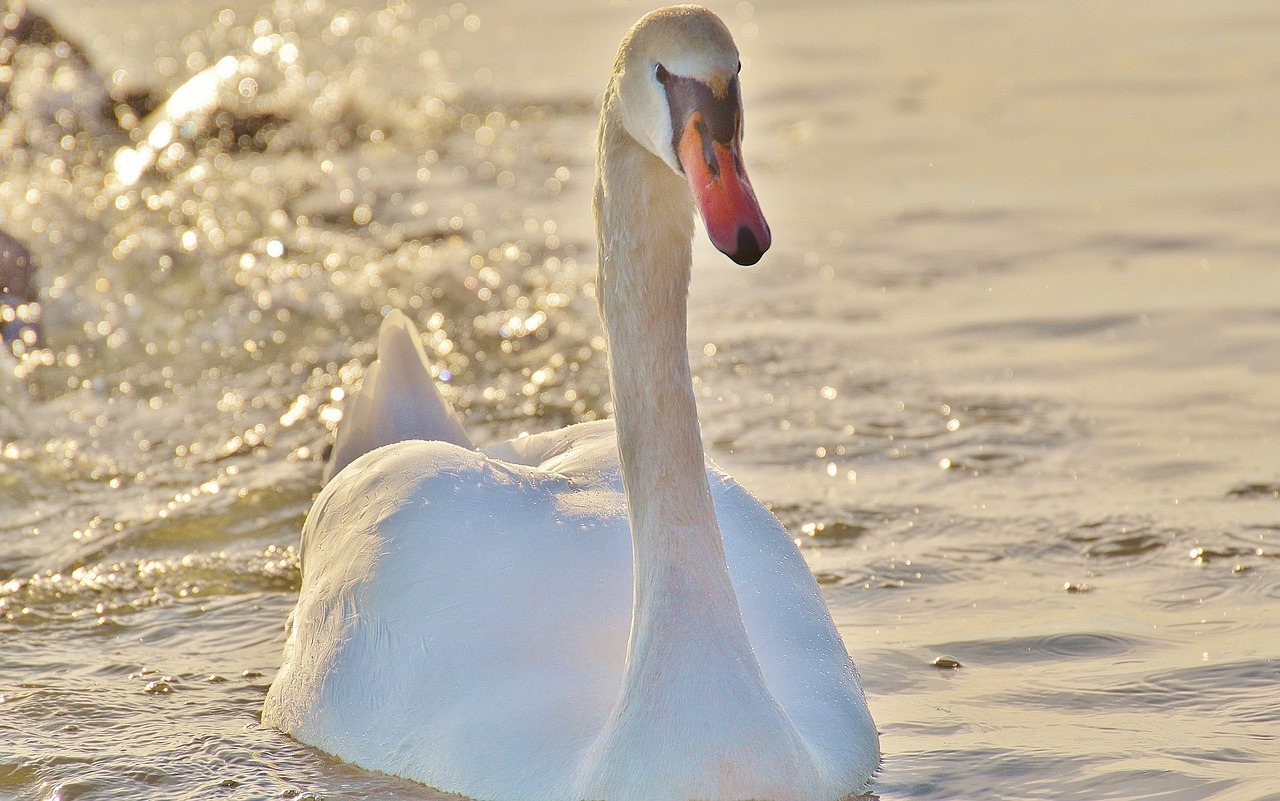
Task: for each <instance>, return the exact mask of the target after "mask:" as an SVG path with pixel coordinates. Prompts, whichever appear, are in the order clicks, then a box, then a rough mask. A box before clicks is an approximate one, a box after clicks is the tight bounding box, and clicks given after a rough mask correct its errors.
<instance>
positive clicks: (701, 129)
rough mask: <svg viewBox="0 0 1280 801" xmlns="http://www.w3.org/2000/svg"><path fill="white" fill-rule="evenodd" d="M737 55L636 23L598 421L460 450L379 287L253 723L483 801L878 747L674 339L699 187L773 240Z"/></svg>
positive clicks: (688, 30) (815, 761)
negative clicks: (711, 447)
mask: <svg viewBox="0 0 1280 801" xmlns="http://www.w3.org/2000/svg"><path fill="white" fill-rule="evenodd" d="M739 66H740V65H739V60H738V53H737V50H736V48H735V46H734V43H733V40H732V37H731V36H730V34H729V31H728V29H727V28H726V27H725V25H724V24H723V23H722V22H721V21H720V20H719V18H717V17H716V16H715V15H714V14H712V13H711V12H710V11H708V10H706V9H704V8H700V7H697V6H678V7H672V8H665V9H660V10H658V11H655V12H652V13H650V14H648V15H646V16H644V17H643V18H642V19H640V20H639V21H638V22H637V23H636V24H635V25H634V26H633V27H632V28H631V30H630V32H629V33H627V35H626V37H625V39H624V40H623V42H622V45H621V47H620V48H619V51H618V55H617V59H616V62H615V65H614V71H613V75H612V78H611V79H610V81H609V84H608V88H607V91H606V94H605V99H604V107H603V110H602V113H601V121H600V133H599V153H598V163H597V179H596V187H595V199H594V207H595V214H596V219H597V234H598V240H599V256H600V299H601V300H600V304H601V313H602V317H603V320H604V326H605V329H606V334H607V342H608V348H609V372H610V377H611V380H612V392H613V399H614V407H615V411H616V415H615V420H614V421H597V422H591V423H584V424H580V425H574V426H570V427H568V428H565V429H562V430H559V431H553V432H549V433H542V434H535V435H531V436H522V437H520V438H517V439H514V440H511V441H508V442H503V443H500V444H497V445H494V446H492V447H488V448H484V449H477V448H476V447H475V445H474V444H473V443H472V442H471V440H470V439H469V438H468V437H467V435H466V432H465V431H464V430H463V428H462V426H461V425H459V424H458V422H457V420H456V418H455V417H454V415H453V413H452V411H451V409H450V408H449V406H448V404H447V402H446V401H445V400H444V399H443V398H442V397H441V396H440V394H439V392H438V391H437V390H436V388H435V386H434V383H433V381H432V379H431V374H430V370H429V367H428V364H429V361H428V359H427V357H426V354H425V353H424V351H423V348H422V344H421V341H420V338H419V336H418V333H417V331H416V330H415V329H414V327H413V326H412V325H411V324H410V322H409V321H408V319H407V318H406V317H405V316H404V315H402V314H400V313H399V312H397V311H392V312H391V313H390V314H389V315H388V316H387V317H386V318H385V320H384V322H383V325H382V328H381V329H380V331H379V341H378V357H377V361H376V362H375V363H374V365H373V366H372V368H371V370H370V372H369V374H368V375H367V376H366V378H365V381H364V383H363V385H362V387H361V389H360V390H359V391H358V392H357V393H356V394H355V395H354V396H353V398H352V399H351V401H350V404H349V406H348V410H347V414H346V416H344V418H343V420H342V423H341V425H340V428H339V432H338V437H337V441H336V443H335V448H334V451H333V454H332V457H331V458H332V460H333V461H332V463H331V464H330V474H331V475H332V478H331V479H330V480H329V481H328V483H327V484H326V485H325V486H324V488H323V490H322V491H321V493H320V495H319V496H318V498H317V500H316V502H315V505H314V506H313V508H312V509H311V511H310V513H309V514H308V516H307V520H306V523H305V525H304V528H303V533H302V545H301V558H302V586H301V590H300V593H299V598H298V603H297V606H296V608H295V609H294V611H293V614H292V615H291V617H290V621H289V623H288V630H287V635H286V643H285V647H284V656H283V664H282V666H281V668H280V671H279V673H278V674H277V676H276V678H275V680H274V682H273V683H272V685H271V688H270V690H269V692H268V695H267V698H266V702H265V705H264V708H263V712H262V720H263V723H264V724H265V725H269V726H272V727H275V728H277V729H280V730H281V731H283V732H286V733H288V734H290V735H291V736H293V737H294V738H296V739H297V740H300V741H302V742H304V743H307V744H310V745H312V746H315V747H317V748H319V749H321V750H323V751H326V752H329V753H331V754H334V755H336V756H338V757H340V758H342V759H344V760H347V761H349V762H352V763H355V764H357V765H360V766H362V767H365V768H369V769H374V770H379V771H383V772H386V773H391V774H396V775H399V776H402V777H405V778H409V779H412V780H415V781H418V782H421V783H423V784H426V785H430V786H432V787H435V788H438V789H441V790H445V791H449V792H453V793H457V794H460V795H464V796H468V797H470V798H474V799H492V800H493V801H541V800H543V799H546V800H547V801H584V800H585V799H607V800H608V801H640V800H641V799H643V800H644V801H690V799H708V800H716V801H744V800H745V799H758V800H759V801H767V800H769V799H773V800H775V801H777V800H781V799H788V800H791V799H797V800H798V799H804V800H805V801H819V800H825V799H838V798H843V797H846V796H848V795H849V794H850V793H853V792H856V791H858V790H859V789H860V788H862V787H863V786H865V785H866V783H867V782H868V781H869V779H870V777H871V775H872V773H873V772H874V771H875V769H876V767H877V764H878V761H879V745H878V737H877V733H876V729H875V725H874V723H873V722H872V719H871V715H870V712H869V711H868V709H867V703H866V699H865V697H864V695H863V692H862V688H861V685H860V680H859V677H858V673H857V670H856V668H855V667H854V665H853V663H852V661H851V660H850V659H849V655H848V653H847V652H846V650H845V647H844V645H843V643H842V641H841V639H840V637H839V635H838V633H837V631H836V628H835V625H834V624H833V622H832V619H831V616H830V613H829V612H828V610H827V608H826V606H825V605H824V603H823V600H822V597H821V595H820V593H819V590H818V586H817V583H816V582H815V580H814V578H813V575H812V574H811V573H810V571H809V569H808V567H807V565H806V564H805V562H804V559H803V558H802V557H801V555H800V552H799V550H798V549H797V548H796V546H795V544H794V543H793V542H792V541H791V539H790V538H789V537H788V535H787V533H786V532H785V530H784V529H783V528H782V526H781V525H780V524H779V523H778V521H777V520H776V518H774V517H773V515H772V514H771V513H770V512H769V511H768V510H767V509H766V508H765V507H764V506H763V505H762V504H761V503H760V502H759V501H757V500H756V499H755V498H753V497H752V496H751V495H750V494H749V493H748V492H747V491H746V490H745V489H743V488H742V486H740V485H739V484H737V483H736V482H735V481H734V480H733V479H732V478H730V477H729V476H728V475H726V474H725V473H723V472H722V471H721V470H720V469H719V468H717V467H716V466H715V465H714V464H712V463H711V462H710V461H708V460H707V459H706V457H705V455H704V452H703V448H702V443H701V439H700V434H699V426H698V418H697V409H696V406H695V402H694V393H693V387H692V380H691V374H690V368H689V359H688V350H687V346H686V330H685V328H686V322H687V290H688V284H689V273H690V264H691V261H692V251H691V247H692V245H691V240H692V236H693V210H694V205H695V203H696V205H697V208H698V209H699V210H700V212H701V214H702V217H703V220H704V222H705V224H706V229H707V232H708V234H709V236H710V238H711V239H712V241H713V243H714V244H715V245H716V246H717V247H718V248H719V249H720V250H721V251H723V252H725V253H726V254H727V255H729V256H730V257H731V258H732V259H734V260H735V261H737V262H739V263H742V264H750V263H755V262H756V261H758V260H759V258H760V257H761V255H762V254H763V253H764V251H765V250H766V249H767V248H768V246H769V244H770V233H769V228H768V226H767V224H766V222H765V220H764V217H763V215H762V213H761V211H760V208H759V205H758V203H757V201H756V197H755V194H754V191H753V189H752V188H751V184H750V182H749V181H748V179H747V175H746V172H745V170H744V168H743V164H742V159H741V155H740V143H741V137H742V116H741V100H740V95H739V84H738V76H737V73H738V70H739Z"/></svg>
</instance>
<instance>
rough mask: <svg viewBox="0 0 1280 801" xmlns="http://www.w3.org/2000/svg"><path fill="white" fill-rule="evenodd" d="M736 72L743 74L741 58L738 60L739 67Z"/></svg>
mask: <svg viewBox="0 0 1280 801" xmlns="http://www.w3.org/2000/svg"><path fill="white" fill-rule="evenodd" d="M734 72H736V73H738V74H739V75H741V74H742V61H741V60H739V61H738V68H737V69H736V70H734Z"/></svg>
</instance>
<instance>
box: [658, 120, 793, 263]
mask: <svg viewBox="0 0 1280 801" xmlns="http://www.w3.org/2000/svg"><path fill="white" fill-rule="evenodd" d="M735 128H737V129H738V130H741V125H740V124H739V125H736V126H735ZM676 155H677V156H678V157H679V159H680V166H681V167H683V168H684V173H685V176H686V177H687V178H688V179H689V188H690V189H691V190H693V199H694V202H696V203H697V204H698V211H699V212H700V213H701V214H702V221H703V223H705V224H706V226H707V235H708V236H710V237H711V243H712V244H713V245H715V246H716V247H717V248H718V249H719V250H720V252H721V253H723V254H725V255H726V256H728V257H729V258H731V259H733V260H734V261H736V262H737V263H738V264H755V263H756V262H758V261H760V257H761V256H763V255H764V252H765V251H766V250H768V249H769V244H770V242H771V241H772V239H771V237H770V234H769V224H768V223H767V222H765V219H764V212H762V211H760V203H759V201H757V200H756V193H755V190H753V189H752V188H751V181H750V179H748V178H747V170H746V168H745V167H744V166H743V165H742V153H741V144H740V137H738V136H734V137H732V138H731V139H730V140H729V141H727V142H721V141H719V140H717V139H716V138H714V137H713V136H712V135H711V133H710V131H709V129H708V126H707V124H706V122H705V121H704V120H703V117H702V112H701V111H698V110H694V111H693V112H692V113H691V114H690V115H689V118H688V120H687V122H686V123H685V126H684V131H683V132H682V133H681V134H680V138H679V140H678V142H677V144H676Z"/></svg>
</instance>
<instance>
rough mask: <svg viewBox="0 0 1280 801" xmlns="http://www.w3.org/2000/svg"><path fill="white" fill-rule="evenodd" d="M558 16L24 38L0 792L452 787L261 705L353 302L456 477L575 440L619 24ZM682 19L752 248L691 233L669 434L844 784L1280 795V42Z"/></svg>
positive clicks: (244, 8) (334, 400)
mask: <svg viewBox="0 0 1280 801" xmlns="http://www.w3.org/2000/svg"><path fill="white" fill-rule="evenodd" d="M85 5H86V6H87V5H88V4H85ZM545 5H546V4H517V3H514V2H510V1H509V0H507V1H505V2H493V3H480V4H477V5H474V6H463V5H461V4H455V5H453V6H447V5H440V6H438V7H437V6H434V5H432V4H429V3H422V4H400V3H397V2H394V0H393V2H391V3H387V2H384V0H359V2H346V3H335V2H332V0H277V1H276V2H274V3H270V4H266V5H262V4H260V3H259V2H257V0H177V2H173V3H160V2H149V1H148V0H100V1H99V2H96V3H94V4H92V6H91V7H84V8H81V7H80V4H77V3H70V2H66V3H63V2H53V0H48V1H47V2H41V3H33V6H34V7H35V9H36V10H37V11H39V13H41V14H43V15H45V16H46V17H48V18H49V19H50V20H52V21H53V23H54V24H55V25H56V26H57V27H58V28H59V29H60V30H61V31H62V32H63V33H65V34H66V36H67V37H68V38H69V39H70V40H71V41H73V42H75V43H76V44H77V45H78V52H81V53H83V55H84V58H83V59H81V58H79V57H77V55H76V53H77V51H76V50H73V49H71V48H69V47H67V46H66V45H59V44H57V43H56V42H54V43H49V44H30V45H28V46H27V47H25V48H23V49H22V50H20V51H19V52H18V53H17V54H16V56H14V57H13V58H12V59H10V64H9V67H8V69H9V72H7V73H5V72H0V78H3V79H4V80H5V81H6V82H7V83H8V84H9V86H10V91H9V100H8V104H9V108H8V110H7V113H5V115H4V116H3V118H0V229H3V230H5V231H7V232H8V233H10V234H12V235H13V236H15V237H17V238H18V239H20V240H22V241H23V242H25V243H26V244H27V245H28V247H29V248H30V249H31V251H32V253H33V254H34V256H35V259H36V261H37V262H38V264H39V266H40V268H39V273H38V279H39V283H40V286H41V287H42V296H41V301H42V303H41V313H42V323H43V327H44V333H45V342H44V347H43V348H41V349H37V350H35V351H34V352H30V353H27V354H26V355H25V356H24V357H23V358H22V359H8V360H6V361H4V362H3V364H2V365H0V368H2V369H0V798H15V799H64V801H65V800H66V799H72V798H86V799H88V798H92V799H197V798H199V799H205V798H227V799H260V798H326V799H363V798H403V799H409V798H421V799H433V798H434V799H441V798H443V796H441V795H440V794H438V793H433V792H432V791H430V790H427V789H424V788H421V787H419V786H417V785H414V784H412V783H409V782H404V781H400V780H396V779H391V778H387V777H383V776H379V775H376V774H370V773H366V772H363V771H360V770H357V769H355V768H351V767H349V766H345V765H343V764H341V763H339V762H337V761H336V760H333V759H331V758H329V757H326V756H324V755H322V754H318V753H316V752H314V751H312V750H310V749H308V748H306V747H303V746H301V745H298V744H296V743H294V742H292V741H291V740H289V739H287V738H285V737H284V736H282V735H280V734H278V733H277V732H274V731H271V730H268V729H262V728H260V727H259V726H258V724H257V718H258V713H259V710H260V708H261V704H262V699H263V696H264V694H265V692H266V688H267V686H268V685H269V684H270V681H271V678H272V676H273V674H274V671H275V669H276V668H277V666H278V662H279V655H280V649H281V645H282V642H281V633H282V631H283V625H284V620H285V616H286V615H287V614H288V612H289V610H290V608H291V607H292V605H293V602H294V597H295V593H296V591H297V586H298V564H297V553H296V550H295V546H296V543H297V540H298V533H299V529H300V527H301V522H302V519H303V517H304V515H305V514H306V511H307V509H308V507H309V505H310V501H311V499H312V497H313V495H314V494H315V492H316V491H317V489H318V487H319V481H320V470H321V460H322V457H323V454H324V451H325V448H326V447H327V444H328V443H329V442H330V441H331V438H332V429H333V428H334V427H335V425H336V424H337V421H338V420H339V419H340V417H341V410H342V406H343V399H344V397H345V395H346V394H347V393H348V392H349V391H350V390H351V389H352V388H353V387H355V386H358V384H359V382H360V380H361V377H362V375H363V370H364V368H365V366H366V365H367V364H368V362H369V361H370V360H371V359H372V356H373V353H372V350H373V344H374V335H375V332H376V329H377V324H378V322H379V320H380V319H381V317H382V315H383V314H384V312H385V311H386V310H388V309H390V308H393V307H395V308H401V309H404V310H405V311H406V312H407V313H409V314H410V316H411V317H412V318H413V319H414V320H415V321H416V322H417V323H418V324H419V325H421V326H422V327H423V328H424V330H425V338H426V340H427V341H428V344H430V345H431V346H432V347H434V348H435V351H436V353H437V354H438V355H439V357H440V364H441V367H442V369H443V370H444V371H446V373H447V375H448V376H449V381H448V383H449V393H450V397H451V398H452V399H453V400H454V402H455V403H456V404H457V405H458V407H459V408H460V409H461V410H462V412H463V414H464V415H465V417H466V420H467V423H468V427H469V428H470V429H471V430H472V431H473V436H474V437H475V438H476V439H477V441H480V442H485V441H489V440H493V439H496V438H499V437H504V436H511V435H513V434H515V433H518V432H519V431H522V430H529V431H533V430H541V429H544V428H547V427H553V426H559V425H563V424H565V423H568V422H573V421H579V420H586V419H592V418H595V417H600V416H606V415H607V414H608V413H609V408H608V404H607V400H608V390H607V385H606V375H605V365H604V359H603V354H602V344H603V343H602V341H601V339H600V329H599V324H598V322H597V319H596V316H595V315H596V311H595V300H594V294H593V292H592V282H593V281H594V269H595V252H594V247H595V246H594V231H593V227H592V222H591V217H590V209H589V197H590V188H591V182H592V167H593V161H594V156H593V152H592V147H593V138H594V129H595V121H596V120H595V117H596V108H597V107H596V103H597V100H598V96H599V93H600V92H601V90H602V89H603V86H604V82H605V80H606V77H607V75H608V71H609V69H610V66H611V61H612V54H613V52H614V50H615V48H616V46H617V43H618V40H619V39H620V38H621V36H622V34H623V32H624V31H625V30H626V28H627V26H628V25H629V24H630V23H631V21H633V20H634V19H635V18H637V17H638V16H640V14H642V13H643V12H644V11H646V10H647V9H648V6H645V5H640V4H638V3H636V2H631V1H630V0H628V1H627V2H615V3H610V4H594V3H589V2H585V0H574V1H573V2H566V3H561V4H558V5H556V6H555V7H553V8H545V7H541V6H545ZM713 5H714V7H715V9H716V10H717V11H718V12H719V13H720V14H721V15H722V16H723V17H724V18H725V20H726V21H727V22H728V23H729V25H730V27H731V28H732V29H733V31H734V32H735V35H736V36H737V38H738V42H739V46H740V48H741V49H742V51H743V54H744V69H743V73H742V74H743V84H744V97H745V104H746V123H747V138H746V149H747V153H746V156H747V160H748V162H749V163H750V168H751V175H752V178H753V182H754V184H755V187H756V190H757V193H758V195H759V197H760V199H761V202H762V204H763V206H764V209H765V212H766V214H767V215H768V217H769V219H770V222H771V225H772V227H773V234H774V248H773V250H772V251H771V252H770V253H769V254H768V255H767V256H766V257H765V259H764V260H763V261H762V263H761V264H760V265H759V266H757V267H754V268H750V269H743V268H738V267H736V266H734V265H732V264H731V263H729V262H728V260H727V259H725V258H724V257H722V256H720V255H719V254H718V253H716V252H715V251H714V250H713V249H712V248H711V246H710V245H709V244H708V243H707V242H706V241H705V237H702V236H701V235H700V237H699V241H698V243H697V245H696V249H695V253H696V259H697V265H696V267H695V282H694V287H693V291H692V295H693V297H692V303H691V321H690V326H691V337H690V338H691V343H692V344H693V353H692V354H691V357H692V359H693V364H694V371H695V375H696V377H697V379H696V380H697V382H698V383H697V389H698V391H699V393H700V411H701V417H702V420H703V433H704V436H705V438H706V441H707V444H708V448H709V450H710V452H711V453H712V455H713V456H714V457H715V458H716V459H717V460H718V461H719V462H720V463H721V464H722V465H723V466H724V467H726V468H727V469H729V470H730V472H732V473H734V474H735V475H737V476H738V477H739V478H741V479H742V480H743V482H744V483H745V484H746V485H747V486H748V487H749V488H751V489H752V490H753V491H754V492H755V493H756V494H757V495H758V496H759V497H761V499H762V500H764V501H766V502H767V503H769V504H770V505H771V507H772V508H773V509H774V511H775V512H776V513H777V514H778V516H779V517H780V518H781V519H782V521H783V523H784V524H786V525H787V526H788V528H789V529H790V530H791V531H792V532H793V533H794V535H795V537H796V538H797V540H798V541H799V542H800V545H801V548H802V550H803V552H804V554H805V556H806V558H807V559H808V560H809V563H810V565H811V567H812V568H813V570H814V572H815V574H816V575H817V576H818V578H819V581H820V582H821V584H822V586H823V588H824V590H825V592H826V597H827V601H828V603H829V604H830V606H831V609H832V612H833V614H834V616H835V618H836V622H837V624H838V625H839V627H840V631H841V633H842V635H843V636H844V638H845V641H846V643H847V645H848V647H849V650H850V653H851V654H852V655H853V657H854V660H855V661H856V662H857V663H858V665H859V667H860V669H861V672H862V676H863V679H864V682H865V685H866V689H867V692H868V696H869V700H870V704H871V708H872V712H873V714H874V715H875V718H876V721H877V723H878V724H879V726H880V727H881V730H882V732H883V736H882V748H883V750H884V764H883V768H882V770H881V772H880V774H879V775H878V777H877V779H876V781H875V784H874V785H873V786H872V788H871V791H872V792H873V794H874V795H875V796H876V797H879V798H883V799H886V800H888V799H893V800H894V801H907V800H908V799H912V800H923V799H960V798H964V799H984V800H985V799H1152V798H1155V799H1166V800H1168V801H1174V800H1175V799H1176V800H1177V801H1183V800H1189V799H1219V800H1221V801H1228V800H1230V801H1261V800H1262V799H1273V800H1274V799H1280V623H1277V620H1280V560H1278V559H1277V557H1278V556H1280V433H1278V432H1280V269H1277V268H1278V262H1280V146H1278V144H1277V143H1278V141H1280V139H1278V136H1280V102H1278V101H1280V47H1277V43H1278V42H1280V6H1277V5H1276V4H1275V3H1274V2H1271V0H1223V1H1222V2H1216V3H1203V2H1196V1H1195V0H1167V1H1165V2H1155V1H1154V0H1137V1H1136V2H1129V3H1123V4H1121V3H1110V2H1102V1H1101V0H1083V1H1082V0H1038V1H1037V2H1023V3H1007V2H996V1H995V0H962V1H960V2H954V1H947V0H916V1H914V2H910V1H907V0H901V1H895V2H890V1H888V0H882V1H879V2H871V1H868V2H836V1H835V0H802V1H801V2H782V0H767V1H764V0H762V1H761V2H754V3H752V2H742V3H737V4H733V3H721V4H713ZM535 6H537V7H535ZM4 15H5V12H3V11H0V21H2V20H3V19H4ZM3 64H4V62H3V61H0V65H3ZM207 68H212V71H211V72H208V73H205V74H206V79H204V80H205V81H206V83H205V84H203V88H204V91H205V92H206V95H208V91H210V90H215V89H216V92H215V94H216V93H217V92H220V93H221V94H220V101H219V105H218V108H217V109H215V110H214V111H212V112H210V114H211V115H212V116H211V117H210V118H211V119H215V123H216V124H215V123H209V122H207V121H206V122H201V121H200V120H199V119H196V118H189V119H187V121H186V124H180V125H178V126H176V127H175V128H174V129H173V130H170V131H161V132H159V133H157V126H156V122H155V120H156V119H157V118H156V117H155V116H152V117H151V118H149V119H145V115H146V113H147V111H148V110H149V109H150V108H151V107H153V106H154V105H155V103H156V102H157V101H158V100H163V99H164V98H166V97H168V96H169V95H170V94H171V93H173V92H174V91H175V90H177V89H178V88H179V87H180V86H181V85H182V84H184V83H185V82H186V81H187V80H188V79H189V78H191V76H193V75H195V74H197V73H200V72H201V71H202V70H206V69H207ZM0 69H3V67H2V66H0ZM201 86H202V84H200V83H199V82H197V84H196V89H197V90H199V89H201ZM106 90H110V92H111V95H110V96H108V95H107V94H106V93H105V91H106ZM194 91H195V90H188V92H187V94H186V95H182V94H181V93H180V95H179V99H180V98H181V97H184V96H185V97H188V98H189V97H192V96H194ZM127 96H131V97H132V98H133V100H132V101H131V105H130V104H129V103H125V99H126V98H127ZM179 99H175V103H177V102H178V100H179ZM172 108H173V107H172V106H171V110H172ZM3 109H4V105H3V104H0V110H3ZM113 109H114V110H115V111H113ZM218 115H221V117H220V118H219V116H218ZM119 119H123V125H120V124H118V122H117V121H118V120H119ZM120 154H124V155H123V156H122V155H120ZM122 159H123V160H122ZM943 655H945V656H947V657H951V658H952V659H954V660H955V661H956V662H958V663H959V665H960V666H959V667H956V668H944V667H938V666H935V665H934V664H932V663H933V661H934V660H935V658H937V657H939V656H943Z"/></svg>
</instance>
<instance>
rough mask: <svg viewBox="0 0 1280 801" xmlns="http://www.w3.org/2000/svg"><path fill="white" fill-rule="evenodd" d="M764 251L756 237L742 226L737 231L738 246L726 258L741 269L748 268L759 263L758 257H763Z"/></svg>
mask: <svg viewBox="0 0 1280 801" xmlns="http://www.w3.org/2000/svg"><path fill="white" fill-rule="evenodd" d="M764 251H765V248H763V247H761V246H760V241H759V240H757V239H756V235H755V234H754V233H752V232H751V230H750V229H749V228H747V227H746V226H743V227H741V228H739V229H738V246H737V247H736V248H734V250H733V252H732V253H729V254H728V256H729V258H731V259H733V260H734V261H735V262H737V263H738V264H741V265H742V266H743V267H749V266H750V265H752V264H755V263H756V262H758V261H760V257H762V256H764Z"/></svg>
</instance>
